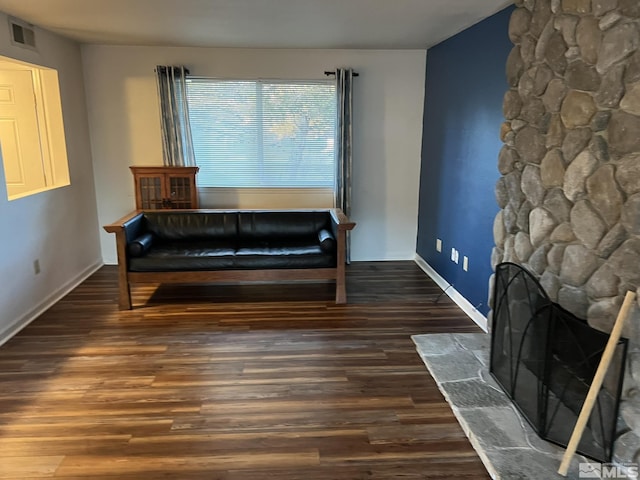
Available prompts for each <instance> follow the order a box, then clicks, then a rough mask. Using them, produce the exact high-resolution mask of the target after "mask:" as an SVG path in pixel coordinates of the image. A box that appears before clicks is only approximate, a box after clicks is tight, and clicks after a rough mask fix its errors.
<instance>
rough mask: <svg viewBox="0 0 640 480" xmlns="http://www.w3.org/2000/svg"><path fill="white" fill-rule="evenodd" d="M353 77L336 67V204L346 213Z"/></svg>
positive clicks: (348, 196)
mask: <svg viewBox="0 0 640 480" xmlns="http://www.w3.org/2000/svg"><path fill="white" fill-rule="evenodd" d="M353 77H354V72H353V69H351V68H337V69H336V86H337V88H336V92H337V101H338V108H337V112H338V121H337V125H336V149H335V151H336V168H337V171H336V185H335V189H334V195H335V199H334V205H335V206H336V207H337V208H340V209H342V211H343V212H344V213H345V215H347V216H350V215H351V170H352V167H351V165H352V143H353V141H352V137H353V127H352V122H351V120H352V111H353ZM346 247H347V252H346V254H347V255H346V258H347V263H351V238H350V232H347V245H346Z"/></svg>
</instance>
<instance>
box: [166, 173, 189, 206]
mask: <svg viewBox="0 0 640 480" xmlns="http://www.w3.org/2000/svg"><path fill="white" fill-rule="evenodd" d="M169 196H170V199H171V208H193V205H192V204H191V178H190V177H175V176H171V177H169Z"/></svg>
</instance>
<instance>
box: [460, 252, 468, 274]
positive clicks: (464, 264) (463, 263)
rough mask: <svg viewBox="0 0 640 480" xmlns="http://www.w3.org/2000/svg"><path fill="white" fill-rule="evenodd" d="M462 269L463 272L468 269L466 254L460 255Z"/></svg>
mask: <svg viewBox="0 0 640 480" xmlns="http://www.w3.org/2000/svg"><path fill="white" fill-rule="evenodd" d="M462 270H464V271H465V272H468V271H469V257H467V256H466V255H465V256H464V257H462Z"/></svg>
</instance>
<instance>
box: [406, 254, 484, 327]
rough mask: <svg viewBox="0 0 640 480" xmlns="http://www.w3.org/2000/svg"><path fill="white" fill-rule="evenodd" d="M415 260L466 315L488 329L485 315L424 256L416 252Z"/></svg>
mask: <svg viewBox="0 0 640 480" xmlns="http://www.w3.org/2000/svg"><path fill="white" fill-rule="evenodd" d="M415 262H416V263H417V264H418V266H419V267H420V268H421V269H422V270H423V271H424V273H426V274H427V275H429V276H430V277H431V279H432V280H433V281H434V282H436V283H437V284H438V286H439V287H440V288H441V289H442V290H444V293H446V294H447V296H448V297H449V298H450V299H451V300H453V301H454V302H455V304H456V305H458V306H459V307H460V308H461V309H462V311H463V312H464V313H466V314H467V316H468V317H469V318H470V319H471V320H473V321H474V322H475V323H476V324H477V325H478V326H479V327H480V328H481V329H482V330H484V331H485V332H487V331H488V327H487V325H488V322H487V317H485V316H484V315H483V314H482V313H480V312H479V311H478V310H477V309H476V307H474V306H473V305H472V304H471V302H469V300H467V299H466V298H464V297H463V296H462V294H461V293H460V292H458V291H457V290H456V289H455V288H453V285H451V284H450V283H449V282H447V281H446V280H445V279H444V278H442V277H441V276H440V274H439V273H438V272H436V271H435V270H434V269H433V267H432V266H431V265H429V264H428V263H427V262H426V261H425V259H424V258H422V257H421V256H420V255H418V254H416V258H415Z"/></svg>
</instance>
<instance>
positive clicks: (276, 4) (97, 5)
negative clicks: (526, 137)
mask: <svg viewBox="0 0 640 480" xmlns="http://www.w3.org/2000/svg"><path fill="white" fill-rule="evenodd" d="M510 3H512V2H510V1H508V0H0V11H2V12H5V13H7V14H9V15H12V16H15V17H18V18H20V19H22V20H25V21H27V22H29V23H32V24H34V25H37V26H39V27H42V28H46V29H48V30H51V31H53V32H56V33H59V34H61V35H63V36H66V37H70V38H72V39H74V40H77V41H78V42H80V43H91V44H116V45H164V46H200V47H246V48H355V49H360V48H362V49H412V48H419V49H424V48H427V47H430V46H432V45H434V44H436V43H438V42H440V41H441V40H444V39H445V38H448V37H450V36H451V35H453V34H455V33H457V32H459V31H461V30H463V29H465V28H466V27H469V26H471V25H473V24H474V23H476V22H478V21H479V20H481V19H483V18H485V17H487V16H489V15H491V14H493V13H496V12H497V11H499V10H501V9H502V8H504V7H506V6H507V5H508V4H510Z"/></svg>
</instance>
